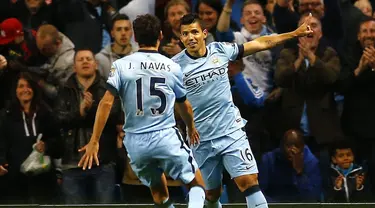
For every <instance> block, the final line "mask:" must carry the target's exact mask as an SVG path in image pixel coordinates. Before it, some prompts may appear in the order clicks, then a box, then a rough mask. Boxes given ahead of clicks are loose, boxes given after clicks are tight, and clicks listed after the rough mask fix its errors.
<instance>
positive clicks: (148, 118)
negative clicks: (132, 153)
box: [107, 50, 186, 133]
mask: <svg viewBox="0 0 375 208" xmlns="http://www.w3.org/2000/svg"><path fill="white" fill-rule="evenodd" d="M107 83H108V84H109V90H110V91H111V92H112V93H118V95H119V96H120V98H121V100H122V104H123V108H124V112H125V125H124V131H125V132H127V133H128V132H129V133H146V132H151V131H158V130H162V129H166V128H171V127H174V126H175V125H176V122H175V119H174V103H175V100H176V99H177V100H178V101H184V100H185V99H186V91H185V88H184V86H183V83H182V72H181V69H180V66H179V65H178V64H176V63H174V62H173V61H172V60H171V59H169V58H167V57H165V56H163V55H161V54H159V53H157V52H156V51H145V50H140V51H139V52H136V53H134V54H132V55H129V56H125V57H124V58H122V59H119V60H117V61H115V62H114V63H113V65H112V69H111V72H110V75H109V78H108V81H107Z"/></svg>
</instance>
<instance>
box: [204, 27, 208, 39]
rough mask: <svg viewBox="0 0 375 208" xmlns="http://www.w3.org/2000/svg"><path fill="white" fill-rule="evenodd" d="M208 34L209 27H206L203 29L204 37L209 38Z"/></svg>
mask: <svg viewBox="0 0 375 208" xmlns="http://www.w3.org/2000/svg"><path fill="white" fill-rule="evenodd" d="M207 35H208V30H207V29H204V30H203V37H204V39H206V38H207Z"/></svg>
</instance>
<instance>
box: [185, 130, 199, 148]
mask: <svg viewBox="0 0 375 208" xmlns="http://www.w3.org/2000/svg"><path fill="white" fill-rule="evenodd" d="M187 133H188V137H189V139H190V145H191V146H195V145H198V144H199V133H198V131H197V129H196V128H195V127H193V128H192V129H188V132H187Z"/></svg>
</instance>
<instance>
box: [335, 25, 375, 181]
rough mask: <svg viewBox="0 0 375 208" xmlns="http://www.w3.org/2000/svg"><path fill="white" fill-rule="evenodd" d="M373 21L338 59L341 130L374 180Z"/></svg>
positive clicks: (374, 64)
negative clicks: (342, 108) (340, 93)
mask: <svg viewBox="0 0 375 208" xmlns="http://www.w3.org/2000/svg"><path fill="white" fill-rule="evenodd" d="M374 30H375V20H374V19H371V18H370V19H367V20H365V21H363V22H362V23H361V25H360V29H359V31H358V43H357V46H356V47H355V48H352V50H351V51H353V53H352V54H348V55H349V56H347V57H345V58H344V59H342V61H343V73H342V77H341V79H340V81H339V83H340V85H339V87H340V90H341V91H342V92H343V93H344V95H345V100H344V110H343V115H342V125H343V130H344V131H345V133H346V134H348V135H349V136H350V137H352V138H355V140H356V142H357V144H358V146H359V148H360V149H361V152H360V154H359V155H358V157H359V158H360V159H364V160H367V161H368V163H369V172H370V174H369V176H371V177H372V179H371V181H375V174H374V170H375V151H374V148H375V131H374V125H373V124H374V122H375V99H374V96H375V70H374V69H375V59H374V57H375V34H374V32H373V31H374Z"/></svg>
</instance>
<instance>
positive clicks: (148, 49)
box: [139, 46, 158, 51]
mask: <svg viewBox="0 0 375 208" xmlns="http://www.w3.org/2000/svg"><path fill="white" fill-rule="evenodd" d="M139 50H140V51H158V47H155V46H148V47H145V46H140V47H139Z"/></svg>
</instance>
